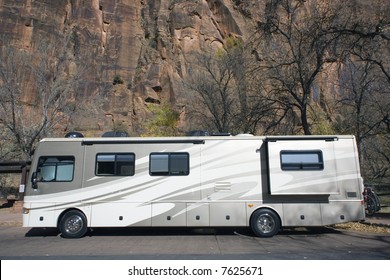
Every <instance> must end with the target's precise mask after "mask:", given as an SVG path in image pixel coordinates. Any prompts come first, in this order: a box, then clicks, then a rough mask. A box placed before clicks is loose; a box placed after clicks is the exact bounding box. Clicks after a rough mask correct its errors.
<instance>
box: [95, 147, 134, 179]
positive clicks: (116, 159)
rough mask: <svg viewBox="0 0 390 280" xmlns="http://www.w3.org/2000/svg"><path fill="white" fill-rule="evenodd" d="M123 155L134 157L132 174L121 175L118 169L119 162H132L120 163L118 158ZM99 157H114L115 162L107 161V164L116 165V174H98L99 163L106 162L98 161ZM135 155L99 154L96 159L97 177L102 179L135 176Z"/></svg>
mask: <svg viewBox="0 0 390 280" xmlns="http://www.w3.org/2000/svg"><path fill="white" fill-rule="evenodd" d="M123 155H127V156H129V155H131V156H132V157H133V161H132V170H131V171H132V172H131V173H130V174H120V173H119V169H118V162H130V161H120V160H118V156H123ZM99 156H114V160H113V161H107V162H112V163H114V174H108V173H98V170H99V168H98V163H99V162H104V161H98V158H99ZM135 161H136V157H135V153H109V152H107V153H97V154H96V157H95V176H100V177H131V176H134V175H135Z"/></svg>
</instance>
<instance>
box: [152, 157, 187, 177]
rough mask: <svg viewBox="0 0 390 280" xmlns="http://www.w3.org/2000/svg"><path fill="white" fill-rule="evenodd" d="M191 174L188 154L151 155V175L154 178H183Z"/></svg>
mask: <svg viewBox="0 0 390 280" xmlns="http://www.w3.org/2000/svg"><path fill="white" fill-rule="evenodd" d="M189 173H190V171H189V154H188V153H152V154H150V175H152V176H183V175H188V174H189Z"/></svg>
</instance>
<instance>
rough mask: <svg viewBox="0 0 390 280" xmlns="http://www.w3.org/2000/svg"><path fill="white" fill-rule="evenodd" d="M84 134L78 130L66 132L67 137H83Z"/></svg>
mask: <svg viewBox="0 0 390 280" xmlns="http://www.w3.org/2000/svg"><path fill="white" fill-rule="evenodd" d="M83 137H84V135H83V134H81V133H80V132H77V131H71V132H68V133H67V134H65V138H83Z"/></svg>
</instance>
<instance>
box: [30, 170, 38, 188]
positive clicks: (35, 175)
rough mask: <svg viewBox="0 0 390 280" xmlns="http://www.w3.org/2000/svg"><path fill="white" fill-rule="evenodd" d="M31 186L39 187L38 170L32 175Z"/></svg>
mask: <svg viewBox="0 0 390 280" xmlns="http://www.w3.org/2000/svg"><path fill="white" fill-rule="evenodd" d="M31 187H32V188H33V189H34V190H36V189H38V180H37V172H34V173H33V174H32V175H31Z"/></svg>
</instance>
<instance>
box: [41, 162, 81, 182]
mask: <svg viewBox="0 0 390 280" xmlns="http://www.w3.org/2000/svg"><path fill="white" fill-rule="evenodd" d="M36 174H37V180H38V181H39V182H71V181H73V174H74V157H72V156H44V157H40V158H39V161H38V169H37V173H36Z"/></svg>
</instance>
